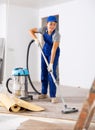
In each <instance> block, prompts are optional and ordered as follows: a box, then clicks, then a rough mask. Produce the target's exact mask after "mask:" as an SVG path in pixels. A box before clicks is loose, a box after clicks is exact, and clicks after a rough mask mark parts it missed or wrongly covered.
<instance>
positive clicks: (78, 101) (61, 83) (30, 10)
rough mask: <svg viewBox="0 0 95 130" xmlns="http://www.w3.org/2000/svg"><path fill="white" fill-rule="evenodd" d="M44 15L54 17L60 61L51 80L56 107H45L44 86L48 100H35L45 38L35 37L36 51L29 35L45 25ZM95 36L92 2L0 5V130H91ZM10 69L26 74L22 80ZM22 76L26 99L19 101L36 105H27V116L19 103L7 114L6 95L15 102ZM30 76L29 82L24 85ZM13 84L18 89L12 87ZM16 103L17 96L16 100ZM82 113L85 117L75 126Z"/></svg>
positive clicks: (13, 0)
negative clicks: (16, 91) (19, 109)
mask: <svg viewBox="0 0 95 130" xmlns="http://www.w3.org/2000/svg"><path fill="white" fill-rule="evenodd" d="M49 16H54V18H55V17H56V19H57V27H56V29H57V30H58V32H59V34H60V43H59V48H60V56H59V61H58V65H57V69H56V73H57V78H56V79H55V78H54V81H55V82H54V84H55V86H56V88H57V92H56V93H57V96H56V97H57V100H58V103H54V104H53V103H51V102H50V100H51V99H50V94H49V93H50V90H49V86H48V92H47V95H48V98H46V99H40V100H39V99H38V95H39V94H41V85H42V82H41V71H42V69H41V55H42V53H43V50H42V47H43V46H44V45H43V44H44V39H43V38H42V35H40V34H38V33H36V36H37V39H38V40H39V43H40V44H41V46H40V45H39V44H38V43H36V40H35V39H33V37H31V35H30V34H29V30H31V29H33V28H37V29H40V28H43V27H44V26H47V24H48V22H47V19H48V18H49ZM53 22H54V23H56V22H55V21H53ZM47 32H48V31H47ZM94 34H95V1H94V0H48V1H45V0H35V1H34V0H0V99H1V100H0V128H2V129H3V130H26V129H28V130H30V129H32V130H34V129H35V130H38V129H39V130H83V128H84V129H85V130H94V129H95V115H94V110H95V60H94V56H95V51H94V47H95V36H94ZM30 44H31V45H30ZM29 45H30V46H29ZM28 47H30V48H28ZM28 49H29V50H28ZM49 65H50V64H49V63H48V65H47V68H48V67H49ZM15 68H19V69H20V70H21V71H22V69H23V68H24V69H25V70H26V71H27V72H26V75H25V73H24V71H22V73H24V74H23V75H16V74H17V73H15V72H16V69H15ZM24 69H23V70H24ZM21 71H20V72H21ZM48 72H49V74H51V73H52V71H48ZM24 76H25V83H24V84H23V85H22V86H24V87H25V88H22V89H21V90H23V91H24V92H25V93H24V94H26V91H27V93H28V94H29V95H28V94H27V95H28V96H26V97H25V99H23V98H21V100H25V101H26V102H27V103H30V104H31V102H32V103H33V104H35V106H33V107H32V106H31V110H30V109H29V110H28V111H27V106H28V105H29V104H27V105H26V107H25V106H24V105H25V103H24V102H22V104H23V105H21V104H20V105H21V106H20V107H21V109H22V110H21V111H19V112H12V109H10V108H9V106H10V104H12V103H13V102H12V101H13V100H10V101H9V99H8V98H7V95H8V96H11V99H12V96H13V98H15V97H14V96H15V94H14V90H13V89H14V86H15V87H17V84H18V83H17V81H19V78H20V77H21V83H22V82H23V80H24ZM29 77H30V80H31V81H29V80H28V81H26V78H28V79H29ZM51 77H52V76H51ZM15 83H17V84H16V85H14V84H15ZM21 83H20V85H21ZM24 89H25V90H24ZM35 89H36V90H35ZM16 90H18V89H16ZM28 90H29V92H28ZM3 94H4V95H3ZM22 94H23V93H22ZM16 98H19V96H17V95H16ZM26 98H27V99H26ZM28 98H29V99H28ZM3 99H4V102H3ZM15 101H17V100H15ZM9 102H10V103H9ZM18 102H19V101H18ZM65 102H66V103H65ZM86 103H87V104H86ZM16 105H18V104H16ZM36 105H37V106H36ZM5 106H6V107H5ZM18 106H19V105H18ZM23 106H24V108H23ZM16 107H17V106H16ZM28 108H30V107H28ZM34 108H35V109H34ZM84 108H85V111H86V114H85V118H83V120H82V119H81V120H82V121H80V120H79V119H80V118H81V117H82V116H81V115H82V114H83V113H82V112H83V111H84ZM38 109H40V111H39V112H38ZM63 109H66V110H67V109H68V110H67V111H69V112H67V113H65V112H64V110H63ZM10 110H11V111H10ZM25 110H26V111H25ZM88 113H89V115H88ZM80 122H81V123H80ZM5 124H6V125H5ZM78 125H79V126H78ZM49 126H50V127H49Z"/></svg>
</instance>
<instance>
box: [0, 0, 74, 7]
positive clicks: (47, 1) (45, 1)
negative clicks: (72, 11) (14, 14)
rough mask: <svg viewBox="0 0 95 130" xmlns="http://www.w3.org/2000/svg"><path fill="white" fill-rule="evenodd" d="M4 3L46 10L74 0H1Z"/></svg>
mask: <svg viewBox="0 0 95 130" xmlns="http://www.w3.org/2000/svg"><path fill="white" fill-rule="evenodd" d="M0 1H1V2H0V3H2V2H7V3H9V4H12V5H20V6H26V7H32V8H38V9H40V8H44V7H48V6H53V5H57V4H61V3H65V2H68V1H72V0H0Z"/></svg>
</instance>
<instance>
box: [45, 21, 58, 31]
mask: <svg viewBox="0 0 95 130" xmlns="http://www.w3.org/2000/svg"><path fill="white" fill-rule="evenodd" d="M56 26H57V23H56V22H48V23H47V29H48V32H50V33H52V32H53V31H54V30H55V29H56Z"/></svg>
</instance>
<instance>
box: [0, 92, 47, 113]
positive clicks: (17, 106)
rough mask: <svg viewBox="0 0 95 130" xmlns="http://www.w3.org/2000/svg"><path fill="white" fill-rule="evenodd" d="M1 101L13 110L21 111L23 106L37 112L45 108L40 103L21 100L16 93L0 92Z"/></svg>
mask: <svg viewBox="0 0 95 130" xmlns="http://www.w3.org/2000/svg"><path fill="white" fill-rule="evenodd" d="M0 102H1V103H2V104H3V105H4V107H6V108H7V109H8V110H9V111H12V112H19V111H20V110H21V109H22V108H24V109H27V110H30V111H35V112H37V111H43V110H45V109H44V108H42V107H40V106H38V105H35V104H33V103H29V102H26V101H24V100H21V99H19V98H17V97H15V96H14V95H7V94H0Z"/></svg>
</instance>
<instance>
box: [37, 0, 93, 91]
mask: <svg viewBox="0 0 95 130" xmlns="http://www.w3.org/2000/svg"><path fill="white" fill-rule="evenodd" d="M56 14H59V31H60V33H61V43H60V48H61V55H60V62H59V66H60V69H59V71H60V72H59V76H60V84H64V85H67V86H75V87H77V86H80V87H85V88H87V87H88V88H89V87H90V86H91V84H92V81H93V79H94V76H95V60H94V56H95V50H94V48H95V37H94V34H95V1H94V0H71V1H68V2H65V3H64V4H59V5H57V6H53V7H49V8H44V9H41V10H40V17H39V18H43V17H46V16H48V15H56Z"/></svg>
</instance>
